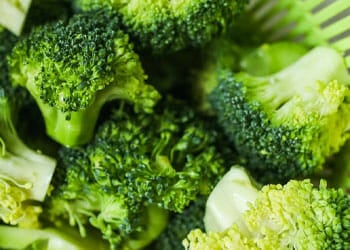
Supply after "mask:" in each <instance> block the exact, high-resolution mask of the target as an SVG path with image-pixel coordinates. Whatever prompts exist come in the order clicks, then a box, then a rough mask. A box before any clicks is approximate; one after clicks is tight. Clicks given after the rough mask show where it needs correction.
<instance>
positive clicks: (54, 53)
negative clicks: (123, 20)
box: [9, 10, 160, 146]
mask: <svg viewBox="0 0 350 250" xmlns="http://www.w3.org/2000/svg"><path fill="white" fill-rule="evenodd" d="M118 27H119V18H118V17H117V16H116V15H115V14H114V13H113V12H111V11H108V10H100V11H94V12H89V13H84V14H77V15H75V16H73V17H72V18H71V19H69V20H68V21H63V20H61V21H57V22H53V23H48V24H46V25H43V26H38V27H36V28H35V29H33V31H32V32H31V33H30V35H29V36H28V37H26V38H24V39H22V40H21V41H20V42H19V43H17V44H16V46H15V47H14V48H13V51H12V53H11V54H10V56H9V66H10V77H11V80H12V84H13V85H15V86H17V85H19V86H23V87H25V88H26V89H28V91H29V92H30V93H31V95H32V96H33V97H34V99H35V100H36V102H37V104H38V106H39V108H40V109H41V112H42V114H43V118H44V121H45V125H46V130H47V134H48V135H49V136H50V137H52V138H53V139H54V140H56V141H57V142H59V143H61V144H63V145H65V146H76V145H81V144H85V143H87V142H88V141H89V140H90V139H91V138H92V136H93V132H94V128H95V124H96V122H97V119H98V116H99V112H100V110H101V107H102V106H103V104H104V103H106V102H108V101H110V100H112V99H119V100H125V101H127V102H131V103H134V105H135V110H137V111H144V112H151V111H152V107H153V106H154V104H155V103H156V102H157V101H158V99H159V97H160V96H159V94H158V92H157V91H156V90H155V89H154V88H153V87H152V86H150V85H147V84H145V79H146V75H145V74H144V71H143V68H142V65H141V63H140V60H139V57H138V55H137V54H136V53H135V52H134V51H133V45H132V44H131V43H130V42H129V37H128V36H127V35H125V34H124V33H123V32H122V31H120V30H118Z"/></svg>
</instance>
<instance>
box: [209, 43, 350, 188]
mask: <svg viewBox="0 0 350 250" xmlns="http://www.w3.org/2000/svg"><path fill="white" fill-rule="evenodd" d="M349 83H350V78H349V75H348V73H347V70H346V67H345V64H344V62H343V59H342V57H341V55H339V54H338V53H337V52H336V51H334V50H333V49H330V48H327V47H318V48H315V49H313V50H311V51H310V52H308V53H307V54H305V55H304V56H303V57H301V58H300V59H298V60H297V61H296V62H294V63H293V64H291V65H290V66H288V67H286V68H285V69H283V70H281V71H279V72H277V73H275V74H271V75H268V76H260V77H259V76H253V75H251V74H248V73H246V72H240V73H237V74H235V73H233V72H232V71H229V70H224V71H223V72H221V73H220V75H219V85H218V86H217V87H216V88H215V89H214V90H213V92H212V93H211V94H210V101H211V104H212V107H213V109H214V111H215V113H216V114H217V117H218V120H219V123H220V124H221V125H222V127H223V128H224V131H225V133H226V134H227V136H228V137H229V138H230V140H231V141H232V143H233V144H234V145H235V147H236V149H237V151H238V153H239V154H241V155H242V156H243V157H244V158H245V161H246V165H247V167H248V168H249V169H250V170H251V172H252V174H253V175H254V177H255V178H257V179H258V180H259V181H260V182H262V183H269V182H285V181H287V180H289V179H291V178H295V177H302V176H304V177H305V176H307V175H309V174H311V173H315V172H316V171H318V170H320V169H322V167H323V165H324V163H325V161H326V159H327V158H328V157H330V156H331V155H333V154H334V153H336V152H337V151H338V150H339V149H340V147H341V146H342V145H343V144H344V143H345V141H346V139H347V138H349V135H350V133H349V124H350V120H349V118H350V103H349V95H350V91H349V87H348V84H349Z"/></svg>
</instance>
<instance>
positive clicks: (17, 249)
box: [0, 225, 109, 250]
mask: <svg viewBox="0 0 350 250" xmlns="http://www.w3.org/2000/svg"><path fill="white" fill-rule="evenodd" d="M0 248H1V249H6V250H60V249H65V250H83V249H96V250H108V249H109V247H108V244H107V243H106V242H105V241H103V240H102V239H101V238H99V235H97V234H92V233H90V234H89V237H86V238H82V237H81V236H80V234H79V233H78V232H77V231H76V230H74V229H73V228H71V227H69V226H61V227H57V228H55V227H45V228H40V229H28V228H18V227H13V226H6V225H0Z"/></svg>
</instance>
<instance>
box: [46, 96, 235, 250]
mask: <svg viewBox="0 0 350 250" xmlns="http://www.w3.org/2000/svg"><path fill="white" fill-rule="evenodd" d="M210 128H211V126H209V125H206V123H205V122H203V120H202V119H200V117H199V116H197V115H196V113H194V112H193V111H192V110H191V109H190V108H189V107H188V106H187V105H185V104H184V103H183V102H181V101H175V100H172V99H166V100H164V101H162V102H161V103H159V105H158V106H157V107H156V110H155V113H152V114H145V113H138V114H136V113H134V112H133V111H132V109H131V107H130V106H127V105H125V106H123V107H122V108H120V109H113V110H112V111H111V116H110V117H109V119H108V120H106V121H104V122H103V123H102V124H101V125H100V126H99V127H98V129H97V132H96V135H95V137H94V139H93V140H92V141H91V142H90V143H88V144H87V145H86V146H84V147H79V148H74V149H73V148H64V149H62V151H61V154H60V157H59V159H60V161H59V164H58V167H57V169H58V170H57V171H56V176H55V178H54V180H53V186H54V190H53V192H52V194H51V196H50V197H48V199H47V201H46V204H47V206H46V209H45V210H44V212H46V213H48V214H47V216H46V217H48V218H49V220H50V221H53V222H55V221H60V220H61V219H60V218H62V219H63V220H64V219H66V220H69V222H70V224H72V225H74V224H75V225H78V226H79V227H80V231H81V232H82V234H84V230H85V227H86V226H87V225H92V226H93V227H96V228H98V229H99V230H100V231H101V233H102V235H103V237H104V238H105V239H107V240H108V241H109V242H110V243H111V246H112V247H116V248H118V247H119V248H120V247H121V246H122V245H123V246H125V245H128V246H130V245H132V246H135V245H138V246H139V247H133V248H135V249H138V248H140V247H141V246H142V245H143V246H145V245H147V244H149V243H150V242H151V241H153V240H154V239H155V238H156V236H158V235H159V234H160V233H161V231H162V230H163V229H164V228H165V226H166V224H167V215H168V212H170V211H171V212H182V211H183V209H184V208H185V207H186V206H188V205H189V203H190V202H191V201H193V200H195V199H196V198H197V197H198V196H199V195H201V194H203V195H205V194H209V192H210V191H211V189H212V188H213V187H214V185H215V184H216V182H217V181H218V180H219V179H220V177H221V176H222V175H223V174H224V173H225V172H226V169H227V166H228V165H229V164H230V163H228V162H229V161H230V159H229V158H226V156H225V155H226V154H225V153H221V152H220V151H218V150H217V149H216V147H215V145H216V143H217V138H219V136H218V135H217V131H216V130H214V128H212V129H210ZM230 165H231V164H230ZM66 223H67V222H66ZM155 223H156V224H155ZM157 224H158V225H157ZM140 239H141V242H140ZM136 243H137V244H136ZM140 243H142V244H140Z"/></svg>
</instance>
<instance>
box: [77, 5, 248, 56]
mask: <svg viewBox="0 0 350 250" xmlns="http://www.w3.org/2000/svg"><path fill="white" fill-rule="evenodd" d="M247 2H248V1H246V0H215V1H214V0H194V1H193V0H187V1H164V0H161V1H143V0H137V1H120V0H119V1H107V0H75V1H74V3H75V6H76V8H77V9H82V10H83V11H86V10H91V9H95V8H105V7H109V8H113V9H114V10H116V11H118V13H119V14H120V15H121V17H122V22H123V25H124V26H125V29H126V31H127V32H128V34H130V36H131V37H132V38H133V40H135V41H137V42H136V44H137V46H138V48H140V49H147V50H152V51H153V52H155V53H169V52H174V51H179V50H181V49H184V48H188V47H199V46H202V45H204V44H206V43H208V42H209V41H210V40H211V39H213V38H214V37H216V36H218V35H219V34H222V33H224V32H225V31H226V29H227V27H228V25H229V24H231V22H233V21H234V19H235V17H236V15H237V14H238V13H240V12H242V9H243V7H244V6H245V5H246V3H247Z"/></svg>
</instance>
